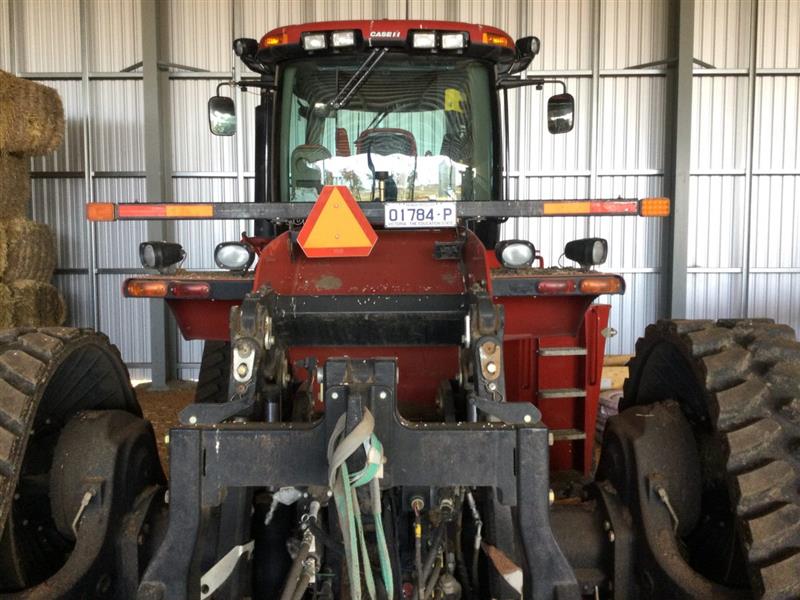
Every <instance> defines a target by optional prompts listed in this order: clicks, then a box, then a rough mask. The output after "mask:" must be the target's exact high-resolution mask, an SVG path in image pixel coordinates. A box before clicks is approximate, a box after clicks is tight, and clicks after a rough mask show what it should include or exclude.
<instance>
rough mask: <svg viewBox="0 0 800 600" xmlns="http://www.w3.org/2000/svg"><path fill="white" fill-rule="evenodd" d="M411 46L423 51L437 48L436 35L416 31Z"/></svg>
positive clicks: (430, 32)
mask: <svg viewBox="0 0 800 600" xmlns="http://www.w3.org/2000/svg"><path fill="white" fill-rule="evenodd" d="M411 45H412V46H414V48H418V49H423V50H429V49H432V48H436V33H434V32H433V31H415V32H414V38H413V40H412V42H411Z"/></svg>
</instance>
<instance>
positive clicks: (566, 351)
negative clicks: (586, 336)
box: [539, 346, 586, 356]
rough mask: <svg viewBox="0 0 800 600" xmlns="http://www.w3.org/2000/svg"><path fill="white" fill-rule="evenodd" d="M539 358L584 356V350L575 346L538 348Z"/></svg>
mask: <svg viewBox="0 0 800 600" xmlns="http://www.w3.org/2000/svg"><path fill="white" fill-rule="evenodd" d="M539 356H586V348H577V347H575V346H563V347H559V346H552V347H550V348H539Z"/></svg>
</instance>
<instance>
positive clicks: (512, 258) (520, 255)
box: [494, 240, 536, 269]
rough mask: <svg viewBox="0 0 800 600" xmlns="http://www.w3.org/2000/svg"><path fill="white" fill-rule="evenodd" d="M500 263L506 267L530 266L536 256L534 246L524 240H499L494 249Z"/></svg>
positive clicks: (519, 267)
mask: <svg viewBox="0 0 800 600" xmlns="http://www.w3.org/2000/svg"><path fill="white" fill-rule="evenodd" d="M494 253H495V256H497V260H499V261H500V264H501V265H503V266H504V267H506V268H508V269H522V268H525V267H530V266H531V264H533V259H534V258H536V248H534V247H533V244H531V243H530V242H528V241H526V240H507V241H505V242H500V243H499V244H497V246H496V247H495V249H494Z"/></svg>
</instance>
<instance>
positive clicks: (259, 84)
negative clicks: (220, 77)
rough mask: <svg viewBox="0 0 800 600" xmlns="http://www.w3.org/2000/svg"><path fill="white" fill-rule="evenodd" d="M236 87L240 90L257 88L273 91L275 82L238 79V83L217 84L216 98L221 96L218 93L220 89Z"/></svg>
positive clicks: (231, 81) (225, 82) (224, 82)
mask: <svg viewBox="0 0 800 600" xmlns="http://www.w3.org/2000/svg"><path fill="white" fill-rule="evenodd" d="M236 85H238V86H239V87H240V88H242V89H246V88H259V89H263V90H274V89H275V82H273V81H259V80H258V79H251V80H244V79H240V80H239V81H234V80H230V81H223V82H222V83H220V84H217V94H216V95H217V96H221V95H222V94H220V93H219V91H220V88H222V87H223V86H230V87H234V86H236Z"/></svg>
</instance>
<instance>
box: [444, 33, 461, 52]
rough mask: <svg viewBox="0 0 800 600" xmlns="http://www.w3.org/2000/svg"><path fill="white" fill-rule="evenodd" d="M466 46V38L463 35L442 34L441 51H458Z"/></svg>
mask: <svg viewBox="0 0 800 600" xmlns="http://www.w3.org/2000/svg"><path fill="white" fill-rule="evenodd" d="M466 45H467V42H466V36H465V35H464V34H463V33H443V34H442V50H458V49H460V48H463V47H464V46H466Z"/></svg>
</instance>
